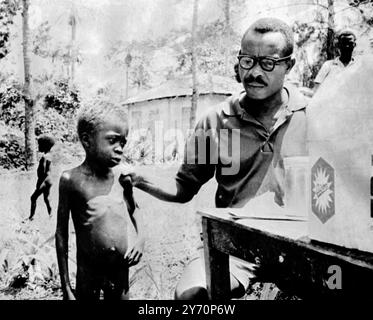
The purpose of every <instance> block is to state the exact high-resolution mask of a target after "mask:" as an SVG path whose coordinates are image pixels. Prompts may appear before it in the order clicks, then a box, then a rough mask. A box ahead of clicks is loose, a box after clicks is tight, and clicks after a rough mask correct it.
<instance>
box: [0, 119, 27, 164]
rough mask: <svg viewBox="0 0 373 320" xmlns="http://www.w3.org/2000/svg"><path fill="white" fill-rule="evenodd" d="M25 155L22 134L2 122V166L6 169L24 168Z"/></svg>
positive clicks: (0, 153) (0, 148)
mask: <svg viewBox="0 0 373 320" xmlns="http://www.w3.org/2000/svg"><path fill="white" fill-rule="evenodd" d="M24 154H25V146H24V139H23V134H22V132H21V131H19V130H17V129H14V128H11V127H9V126H6V125H5V124H4V123H1V122H0V166H1V167H3V168H5V169H13V168H20V167H24V165H25V156H24Z"/></svg>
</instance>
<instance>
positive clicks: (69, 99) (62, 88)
mask: <svg viewBox="0 0 373 320" xmlns="http://www.w3.org/2000/svg"><path fill="white" fill-rule="evenodd" d="M44 103H45V105H44V108H45V109H46V110H49V109H54V110H56V111H57V112H58V113H59V114H61V115H63V116H67V117H71V116H72V115H73V114H74V113H75V110H77V109H78V108H79V106H80V96H79V91H78V89H77V88H76V87H74V86H71V85H69V82H68V80H66V79H63V80H58V81H56V82H55V83H54V87H53V88H52V91H51V92H49V93H47V95H46V96H45V98H44Z"/></svg>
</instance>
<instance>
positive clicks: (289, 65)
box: [286, 58, 296, 74]
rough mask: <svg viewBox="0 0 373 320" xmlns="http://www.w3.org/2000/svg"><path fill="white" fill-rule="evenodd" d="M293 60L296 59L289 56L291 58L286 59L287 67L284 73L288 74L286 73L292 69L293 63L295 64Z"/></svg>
mask: <svg viewBox="0 0 373 320" xmlns="http://www.w3.org/2000/svg"><path fill="white" fill-rule="evenodd" d="M295 62H296V59H295V58H291V59H290V60H289V61H288V63H287V66H288V68H287V70H286V74H288V73H289V72H290V71H291V69H293V67H294V65H295Z"/></svg>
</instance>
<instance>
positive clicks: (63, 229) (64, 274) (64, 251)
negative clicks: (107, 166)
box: [56, 172, 75, 300]
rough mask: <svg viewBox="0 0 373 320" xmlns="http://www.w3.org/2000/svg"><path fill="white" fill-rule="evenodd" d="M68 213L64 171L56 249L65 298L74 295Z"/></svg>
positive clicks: (66, 180)
mask: <svg viewBox="0 0 373 320" xmlns="http://www.w3.org/2000/svg"><path fill="white" fill-rule="evenodd" d="M69 215H70V204H69V176H68V174H67V173H66V172H64V173H63V174H62V176H61V178H60V186H59V200H58V211H57V229H56V251H57V260H58V268H59V271H60V278H61V288H62V292H63V297H64V299H67V300H73V299H75V297H74V294H73V292H72V288H71V285H70V278H69V268H68V242H69Z"/></svg>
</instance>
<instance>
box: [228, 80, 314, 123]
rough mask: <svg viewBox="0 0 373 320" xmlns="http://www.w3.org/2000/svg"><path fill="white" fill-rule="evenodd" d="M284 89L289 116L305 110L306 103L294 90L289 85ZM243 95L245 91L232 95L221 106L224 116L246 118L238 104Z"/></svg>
mask: <svg viewBox="0 0 373 320" xmlns="http://www.w3.org/2000/svg"><path fill="white" fill-rule="evenodd" d="M284 89H285V90H286V91H287V92H288V95H289V101H288V103H287V105H286V106H285V110H286V112H287V113H289V114H291V113H293V112H296V111H299V110H303V109H305V108H306V106H307V104H308V101H307V99H306V98H305V97H304V96H303V95H302V94H301V93H300V92H299V91H298V90H297V89H296V88H294V87H293V86H291V85H286V87H285V86H284ZM243 94H245V91H241V92H240V93H238V94H235V95H233V96H232V97H231V98H230V99H229V101H228V103H226V104H224V105H223V108H222V110H223V112H224V114H225V115H226V116H229V117H242V118H246V116H248V114H247V113H246V112H245V110H244V109H243V108H242V107H241V105H240V103H239V100H240V99H239V98H240V96H241V95H243Z"/></svg>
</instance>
